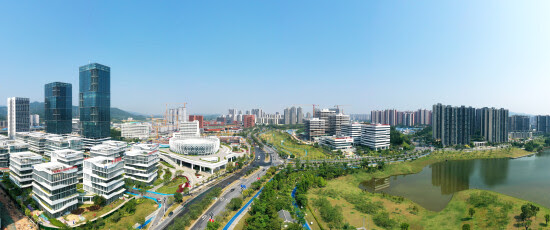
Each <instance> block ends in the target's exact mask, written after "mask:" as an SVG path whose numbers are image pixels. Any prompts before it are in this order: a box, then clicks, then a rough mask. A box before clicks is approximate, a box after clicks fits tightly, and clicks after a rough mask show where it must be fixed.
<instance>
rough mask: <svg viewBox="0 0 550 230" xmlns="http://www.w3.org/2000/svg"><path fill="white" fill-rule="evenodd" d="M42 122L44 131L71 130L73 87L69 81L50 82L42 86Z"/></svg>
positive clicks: (63, 132) (65, 131)
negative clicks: (44, 125)
mask: <svg viewBox="0 0 550 230" xmlns="http://www.w3.org/2000/svg"><path fill="white" fill-rule="evenodd" d="M44 115H45V116H44V123H45V124H46V132H47V133H54V134H69V133H71V132H72V128H73V127H72V119H73V87H72V85H71V84H69V83H63V82H52V83H48V84H46V85H45V86H44Z"/></svg>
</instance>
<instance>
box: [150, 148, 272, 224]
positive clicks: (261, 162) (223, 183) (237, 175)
mask: <svg viewBox="0 0 550 230" xmlns="http://www.w3.org/2000/svg"><path fill="white" fill-rule="evenodd" d="M255 149H256V153H255V154H256V155H255V156H254V161H253V162H252V163H251V164H249V165H248V166H246V167H245V168H244V169H243V170H241V171H240V172H238V173H235V174H233V175H231V176H228V177H227V178H225V179H223V180H222V181H220V182H218V183H217V184H216V185H214V186H212V187H210V188H208V189H206V190H203V191H199V192H198V193H199V194H198V195H197V196H196V197H195V198H194V199H193V200H191V201H189V203H187V204H186V205H185V207H183V208H179V209H176V210H174V214H173V215H172V216H171V217H168V218H166V219H165V220H164V221H162V222H159V223H158V225H157V226H154V227H153V229H155V230H156V229H159V230H160V229H166V228H167V227H168V226H170V225H172V224H173V223H174V219H175V218H178V217H181V216H183V215H186V214H187V213H188V212H189V207H190V206H191V205H193V204H194V203H197V202H200V201H201V200H202V199H204V195H205V194H206V193H208V192H209V191H211V190H212V189H214V188H222V189H223V188H225V187H227V186H229V185H230V184H231V183H233V182H234V181H236V180H240V179H241V178H242V177H244V176H245V175H246V174H245V173H246V172H247V171H248V170H251V169H252V168H254V167H256V166H259V167H262V166H263V167H265V166H269V165H271V162H265V152H264V151H263V150H261V149H260V148H257V147H256V148H255ZM258 156H260V159H258ZM224 207H225V206H224ZM200 218H202V216H201V217H200ZM207 220H208V219H207ZM205 226H206V225H205Z"/></svg>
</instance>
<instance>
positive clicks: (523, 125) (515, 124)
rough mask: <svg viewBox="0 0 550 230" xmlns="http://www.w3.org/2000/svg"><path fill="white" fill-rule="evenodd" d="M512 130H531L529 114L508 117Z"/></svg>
mask: <svg viewBox="0 0 550 230" xmlns="http://www.w3.org/2000/svg"><path fill="white" fill-rule="evenodd" d="M508 124H509V128H510V130H509V131H510V132H527V131H530V130H531V126H530V125H529V116H522V115H513V116H511V117H509V118H508Z"/></svg>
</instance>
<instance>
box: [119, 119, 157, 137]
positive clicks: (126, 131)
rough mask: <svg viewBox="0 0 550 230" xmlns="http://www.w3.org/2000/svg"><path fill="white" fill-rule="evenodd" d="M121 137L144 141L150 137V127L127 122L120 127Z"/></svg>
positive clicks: (145, 124) (144, 124) (146, 124)
mask: <svg viewBox="0 0 550 230" xmlns="http://www.w3.org/2000/svg"><path fill="white" fill-rule="evenodd" d="M120 130H121V136H122V137H123V138H127V139H136V138H137V139H141V140H145V139H147V138H149V136H150V135H151V126H150V124H148V123H140V122H128V123H124V124H122V126H121V127H120Z"/></svg>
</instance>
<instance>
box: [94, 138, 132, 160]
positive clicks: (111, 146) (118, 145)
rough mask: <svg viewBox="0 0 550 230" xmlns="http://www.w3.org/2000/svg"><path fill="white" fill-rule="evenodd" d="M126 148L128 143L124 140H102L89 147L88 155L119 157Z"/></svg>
mask: <svg viewBox="0 0 550 230" xmlns="http://www.w3.org/2000/svg"><path fill="white" fill-rule="evenodd" d="M127 149H128V144H127V143H126V142H124V141H112V140H111V141H104V142H103V143H101V144H100V145H96V146H94V147H92V148H91V149H90V157H99V156H102V157H110V158H119V157H122V156H124V152H126V150H127Z"/></svg>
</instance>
